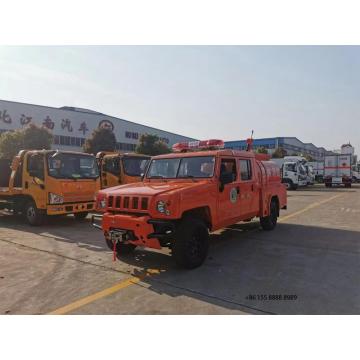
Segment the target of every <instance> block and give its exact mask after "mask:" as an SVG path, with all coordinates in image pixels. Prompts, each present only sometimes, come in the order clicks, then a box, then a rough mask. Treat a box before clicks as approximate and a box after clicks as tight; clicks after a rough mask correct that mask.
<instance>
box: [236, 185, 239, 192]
mask: <svg viewBox="0 0 360 360" xmlns="http://www.w3.org/2000/svg"><path fill="white" fill-rule="evenodd" d="M236 192H237V193H238V194H240V187H239V186H237V187H236Z"/></svg>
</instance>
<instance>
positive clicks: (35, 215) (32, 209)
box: [24, 201, 45, 226]
mask: <svg viewBox="0 0 360 360" xmlns="http://www.w3.org/2000/svg"><path fill="white" fill-rule="evenodd" d="M24 215H25V217H26V220H27V221H28V223H29V224H30V225H32V226H39V225H41V224H42V223H43V222H44V219H45V214H44V212H43V211H42V210H39V209H38V208H37V206H36V204H35V202H33V201H29V202H28V203H27V204H26V205H25V209H24Z"/></svg>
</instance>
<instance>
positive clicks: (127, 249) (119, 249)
mask: <svg viewBox="0 0 360 360" xmlns="http://www.w3.org/2000/svg"><path fill="white" fill-rule="evenodd" d="M105 241H106V245H107V246H108V248H109V249H110V250H111V251H114V244H113V242H112V241H111V240H109V239H105ZM135 248H136V245H134V244H123V243H119V242H118V243H117V244H116V253H117V254H118V255H119V256H121V255H126V254H130V253H132V252H133V251H134V250H135Z"/></svg>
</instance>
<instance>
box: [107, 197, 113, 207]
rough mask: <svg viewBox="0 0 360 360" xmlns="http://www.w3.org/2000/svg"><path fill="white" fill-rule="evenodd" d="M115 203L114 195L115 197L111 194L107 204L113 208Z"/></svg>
mask: <svg viewBox="0 0 360 360" xmlns="http://www.w3.org/2000/svg"><path fill="white" fill-rule="evenodd" d="M113 205H114V197H113V196H109V198H108V204H107V206H108V207H109V208H112V207H113Z"/></svg>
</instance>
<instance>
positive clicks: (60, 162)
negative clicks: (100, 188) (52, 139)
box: [48, 153, 99, 179]
mask: <svg viewBox="0 0 360 360" xmlns="http://www.w3.org/2000/svg"><path fill="white" fill-rule="evenodd" d="M48 172H49V176H52V177H54V178H58V179H96V178H97V177H98V176H99V170H98V166H97V163H96V160H95V158H94V157H92V156H88V155H81V154H67V153H54V154H50V155H48Z"/></svg>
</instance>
